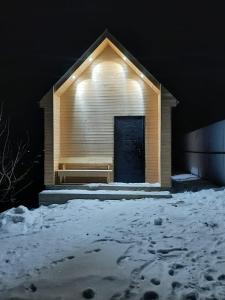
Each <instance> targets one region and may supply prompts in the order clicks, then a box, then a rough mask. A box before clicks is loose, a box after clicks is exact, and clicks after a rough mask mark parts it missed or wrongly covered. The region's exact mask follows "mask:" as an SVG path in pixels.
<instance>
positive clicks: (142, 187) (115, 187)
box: [46, 183, 168, 192]
mask: <svg viewBox="0 0 225 300" xmlns="http://www.w3.org/2000/svg"><path fill="white" fill-rule="evenodd" d="M46 190H86V191H99V190H108V191H145V192H152V191H168V188H161V187H160V186H159V185H157V184H155V185H154V184H148V183H140V184H138V183H135V184H124V183H122V184H119V183H117V184H103V183H99V184H97V183H94V184H92V183H91V184H81V185H69V184H64V185H63V184H62V185H49V186H46Z"/></svg>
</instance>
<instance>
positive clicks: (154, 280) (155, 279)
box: [150, 278, 160, 285]
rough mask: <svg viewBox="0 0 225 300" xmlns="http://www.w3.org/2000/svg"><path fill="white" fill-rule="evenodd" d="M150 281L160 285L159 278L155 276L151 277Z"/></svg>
mask: <svg viewBox="0 0 225 300" xmlns="http://www.w3.org/2000/svg"><path fill="white" fill-rule="evenodd" d="M150 281H151V283H152V284H154V285H160V280H159V279H157V278H152V279H151V280H150Z"/></svg>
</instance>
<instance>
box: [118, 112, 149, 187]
mask: <svg viewBox="0 0 225 300" xmlns="http://www.w3.org/2000/svg"><path fill="white" fill-rule="evenodd" d="M144 146H145V141H144V117H141V116H140V117H139V116H138V117H115V119H114V181H116V182H144V181H145V147H144Z"/></svg>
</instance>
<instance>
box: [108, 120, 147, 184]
mask: <svg viewBox="0 0 225 300" xmlns="http://www.w3.org/2000/svg"><path fill="white" fill-rule="evenodd" d="M116 118H117V119H118V118H126V119H131V118H132V119H142V120H143V139H144V143H143V152H144V161H143V164H144V182H145V169H146V165H145V163H146V161H145V116H142V115H140V116H114V118H113V121H114V125H113V181H114V182H115V149H116V147H115V144H116V143H115V138H116V136H115V129H116Z"/></svg>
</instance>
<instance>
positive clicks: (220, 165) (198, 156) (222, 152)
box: [183, 121, 225, 185]
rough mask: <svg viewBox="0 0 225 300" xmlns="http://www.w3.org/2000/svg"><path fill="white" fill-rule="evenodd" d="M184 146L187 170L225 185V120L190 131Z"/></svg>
mask: <svg viewBox="0 0 225 300" xmlns="http://www.w3.org/2000/svg"><path fill="white" fill-rule="evenodd" d="M183 146H184V153H185V157H184V158H185V168H186V170H187V171H189V172H190V173H192V174H194V175H198V176H200V177H202V178H206V179H209V180H211V181H213V182H215V183H218V184H220V185H225V121H220V122H217V123H214V124H212V125H210V126H207V127H204V128H201V129H198V130H195V131H192V132H190V133H188V134H187V135H186V136H185V139H184V143H183Z"/></svg>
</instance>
